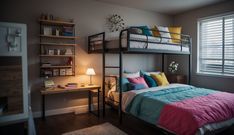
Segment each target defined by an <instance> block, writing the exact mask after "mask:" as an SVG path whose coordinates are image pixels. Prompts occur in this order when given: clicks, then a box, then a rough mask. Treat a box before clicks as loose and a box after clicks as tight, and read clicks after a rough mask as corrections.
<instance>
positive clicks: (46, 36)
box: [40, 35, 78, 39]
mask: <svg viewBox="0 0 234 135" xmlns="http://www.w3.org/2000/svg"><path fill="white" fill-rule="evenodd" d="M40 37H44V38H58V39H77V38H78V37H75V36H55V35H40Z"/></svg>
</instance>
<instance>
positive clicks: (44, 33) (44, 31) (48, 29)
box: [43, 26, 52, 36]
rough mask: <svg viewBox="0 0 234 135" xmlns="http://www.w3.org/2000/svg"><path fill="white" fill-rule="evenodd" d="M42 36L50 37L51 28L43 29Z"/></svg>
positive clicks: (45, 27)
mask: <svg viewBox="0 0 234 135" xmlns="http://www.w3.org/2000/svg"><path fill="white" fill-rule="evenodd" d="M43 35H47V36H50V35H52V28H51V27H48V26H44V27H43Z"/></svg>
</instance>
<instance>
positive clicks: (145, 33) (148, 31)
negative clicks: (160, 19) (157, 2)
mask: <svg viewBox="0 0 234 135" xmlns="http://www.w3.org/2000/svg"><path fill="white" fill-rule="evenodd" d="M139 27H140V28H141V29H142V31H143V34H144V35H147V36H152V33H151V32H150V30H149V28H148V26H139Z"/></svg>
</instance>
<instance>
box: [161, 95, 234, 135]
mask: <svg viewBox="0 0 234 135" xmlns="http://www.w3.org/2000/svg"><path fill="white" fill-rule="evenodd" d="M233 117H234V94H231V93H226V92H217V93H214V94H210V95H208V96H201V97H194V98H191V99H186V100H183V101H180V102H174V103H171V104H168V105H166V106H165V107H164V108H163V110H162V112H161V114H160V119H159V125H160V126H162V127H164V128H166V129H169V130H170V131H173V132H175V133H176V134H178V135H194V134H195V133H196V131H197V130H198V128H200V127H202V126H203V125H206V124H209V123H214V122H221V121H225V120H228V119H231V118H233Z"/></svg>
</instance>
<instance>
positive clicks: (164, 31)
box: [157, 26, 171, 43]
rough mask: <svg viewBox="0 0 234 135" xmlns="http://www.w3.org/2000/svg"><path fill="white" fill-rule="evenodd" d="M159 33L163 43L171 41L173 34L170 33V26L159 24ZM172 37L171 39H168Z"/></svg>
mask: <svg viewBox="0 0 234 135" xmlns="http://www.w3.org/2000/svg"><path fill="white" fill-rule="evenodd" d="M157 28H158V30H159V33H160V35H161V37H162V38H161V39H162V40H161V42H162V43H171V35H170V33H169V29H168V27H162V26H157ZM168 38H170V39H168Z"/></svg>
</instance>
